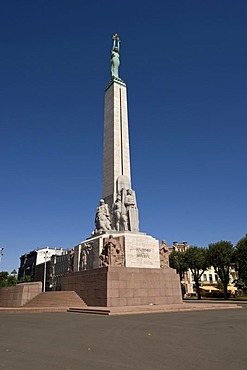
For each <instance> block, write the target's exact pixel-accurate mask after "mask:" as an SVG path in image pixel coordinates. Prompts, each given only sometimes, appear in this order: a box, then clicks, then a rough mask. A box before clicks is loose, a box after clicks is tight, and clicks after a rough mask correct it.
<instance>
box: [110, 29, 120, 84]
mask: <svg viewBox="0 0 247 370" xmlns="http://www.w3.org/2000/svg"><path fill="white" fill-rule="evenodd" d="M112 38H113V47H112V52H111V76H112V78H114V77H115V78H117V79H118V78H119V77H118V68H119V66H120V57H119V49H120V39H119V37H118V35H117V34H115V35H114V36H113V37H112Z"/></svg>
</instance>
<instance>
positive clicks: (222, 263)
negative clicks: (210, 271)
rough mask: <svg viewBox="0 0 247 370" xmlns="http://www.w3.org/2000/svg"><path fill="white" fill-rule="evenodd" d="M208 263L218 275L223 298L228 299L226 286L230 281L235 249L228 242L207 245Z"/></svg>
mask: <svg viewBox="0 0 247 370" xmlns="http://www.w3.org/2000/svg"><path fill="white" fill-rule="evenodd" d="M208 255H209V263H210V265H212V266H213V267H214V269H215V271H216V273H217V274H218V276H219V278H220V280H221V281H222V283H223V286H224V298H225V299H228V294H227V285H228V284H229V280H230V275H229V273H230V267H231V266H233V264H234V261H235V249H234V247H233V245H232V243H231V242H230V241H225V240H221V241H219V242H217V243H212V244H209V249H208Z"/></svg>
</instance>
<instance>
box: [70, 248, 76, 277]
mask: <svg viewBox="0 0 247 370" xmlns="http://www.w3.org/2000/svg"><path fill="white" fill-rule="evenodd" d="M74 260H75V248H72V249H71V251H70V254H69V272H74Z"/></svg>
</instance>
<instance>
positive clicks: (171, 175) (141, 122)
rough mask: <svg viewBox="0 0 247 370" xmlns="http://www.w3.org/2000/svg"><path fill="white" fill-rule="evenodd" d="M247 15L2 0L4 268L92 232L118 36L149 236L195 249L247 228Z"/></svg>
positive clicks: (186, 4) (234, 5)
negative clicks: (113, 48)
mask: <svg viewBox="0 0 247 370" xmlns="http://www.w3.org/2000/svg"><path fill="white" fill-rule="evenodd" d="M246 19H247V3H246V1H245V0H242V1H241V0H236V1H232V0H218V1H212V0H205V1H198V0H193V1H192V0H186V1H185V0H169V1H161V0H159V1H156V2H154V1H146V2H143V1H142V2H141V1H136V2H135V1H129V0H127V1H123V2H117V3H116V2H115V3H114V2H112V1H104V2H103V1H95V0H91V1H82V0H80V1H79V0H73V1H65V0H59V1H58V0H57V1H50V0H42V1H40V0H29V1H27V0H22V1H20V0H10V1H4V2H2V4H1V14H0V35H1V36H0V39H1V52H0V54H1V57H0V126H1V128H0V132H1V137H0V151H1V155H0V169H1V177H0V197H1V198H0V237H1V239H0V245H1V246H3V247H4V248H5V250H4V257H3V259H2V263H1V266H0V270H1V269H3V270H8V271H11V270H12V269H13V268H18V266H19V256H20V255H22V254H23V253H25V252H28V251H30V250H33V249H35V248H42V247H45V246H50V247H63V248H71V247H72V246H74V245H76V244H77V243H79V242H80V241H82V240H84V239H85V238H87V237H89V236H90V234H91V231H92V230H93V229H94V215H95V209H96V207H97V205H98V201H99V199H100V198H101V192H102V152H103V116H104V112H103V110H104V89H105V86H106V84H107V83H108V81H109V79H110V69H109V61H110V51H111V46H112V41H111V37H112V35H113V33H115V32H117V33H118V34H119V35H120V37H121V39H122V44H121V68H120V77H121V78H122V79H124V80H125V82H126V83H127V87H128V99H129V100H128V102H129V130H130V142H131V160H132V187H133V188H134V189H135V191H136V194H137V200H138V206H139V213H140V228H141V231H144V232H146V233H148V234H150V235H152V236H154V237H156V238H157V239H159V240H162V239H166V240H167V242H168V244H171V243H172V242H173V241H175V240H176V241H187V242H188V243H189V244H196V245H199V246H207V245H208V243H211V242H215V241H218V240H221V239H223V240H231V241H232V242H233V243H234V244H235V243H236V242H237V241H238V240H239V239H240V238H241V237H242V236H243V235H244V234H245V233H246V232H247V217H246V209H247V194H246V192H247V186H246V185H247V171H246V160H247V145H246V142H247V137H246V136H247V67H246V66H247V46H246V39H247V22H246Z"/></svg>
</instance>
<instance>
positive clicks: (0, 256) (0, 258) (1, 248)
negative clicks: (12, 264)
mask: <svg viewBox="0 0 247 370" xmlns="http://www.w3.org/2000/svg"><path fill="white" fill-rule="evenodd" d="M3 250H4V248H3V247H0V263H1V261H2V256H3Z"/></svg>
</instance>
